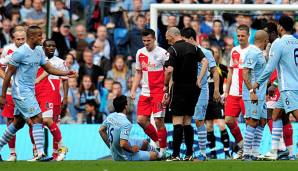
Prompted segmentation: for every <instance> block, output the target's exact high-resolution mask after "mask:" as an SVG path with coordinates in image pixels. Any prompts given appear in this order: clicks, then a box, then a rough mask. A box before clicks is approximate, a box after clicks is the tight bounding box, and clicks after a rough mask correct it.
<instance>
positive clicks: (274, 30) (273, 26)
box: [266, 22, 278, 43]
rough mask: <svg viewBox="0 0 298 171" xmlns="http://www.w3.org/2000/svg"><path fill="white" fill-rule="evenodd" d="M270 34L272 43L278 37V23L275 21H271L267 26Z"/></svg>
mask: <svg viewBox="0 0 298 171" xmlns="http://www.w3.org/2000/svg"><path fill="white" fill-rule="evenodd" d="M266 31H267V33H268V34H269V42H270V43H272V42H274V40H275V39H276V38H278V31H277V24H276V23H275V22H269V23H268V24H267V28H266Z"/></svg>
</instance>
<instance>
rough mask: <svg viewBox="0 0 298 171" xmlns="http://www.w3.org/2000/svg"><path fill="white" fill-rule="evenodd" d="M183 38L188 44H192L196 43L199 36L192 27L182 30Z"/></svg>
mask: <svg viewBox="0 0 298 171" xmlns="http://www.w3.org/2000/svg"><path fill="white" fill-rule="evenodd" d="M181 36H182V38H183V39H184V40H185V41H186V42H189V43H192V44H195V43H196V37H197V34H196V32H195V30H194V29H192V28H190V27H189V28H184V29H182V30H181Z"/></svg>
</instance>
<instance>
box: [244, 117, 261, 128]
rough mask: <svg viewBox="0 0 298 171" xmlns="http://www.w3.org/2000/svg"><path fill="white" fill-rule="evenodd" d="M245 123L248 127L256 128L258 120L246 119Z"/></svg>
mask: <svg viewBox="0 0 298 171" xmlns="http://www.w3.org/2000/svg"><path fill="white" fill-rule="evenodd" d="M246 123H247V125H249V126H251V127H253V128H256V127H257V126H258V120H256V119H253V118H248V119H247V120H246Z"/></svg>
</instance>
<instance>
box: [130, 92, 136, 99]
mask: <svg viewBox="0 0 298 171" xmlns="http://www.w3.org/2000/svg"><path fill="white" fill-rule="evenodd" d="M130 98H131V99H132V100H135V99H136V92H135V91H130Z"/></svg>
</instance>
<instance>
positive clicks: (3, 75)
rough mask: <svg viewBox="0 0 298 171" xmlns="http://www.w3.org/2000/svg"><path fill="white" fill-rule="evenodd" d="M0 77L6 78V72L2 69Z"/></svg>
mask: <svg viewBox="0 0 298 171" xmlns="http://www.w3.org/2000/svg"><path fill="white" fill-rule="evenodd" d="M0 77H1V78H2V79H4V77H5V72H4V71H3V70H2V69H0Z"/></svg>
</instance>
